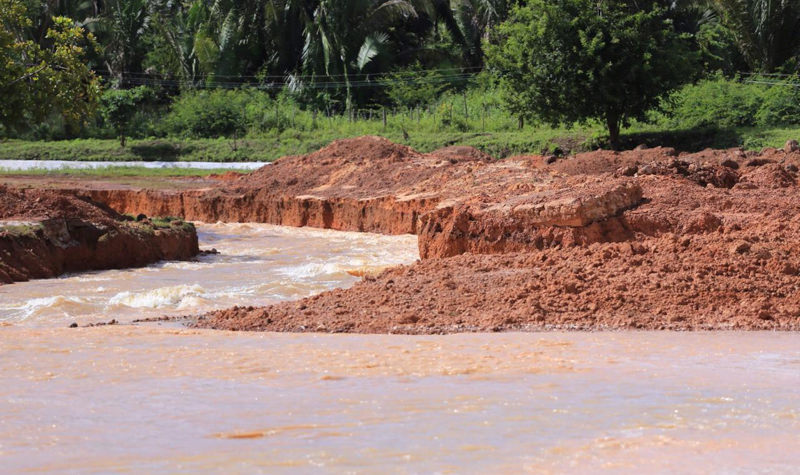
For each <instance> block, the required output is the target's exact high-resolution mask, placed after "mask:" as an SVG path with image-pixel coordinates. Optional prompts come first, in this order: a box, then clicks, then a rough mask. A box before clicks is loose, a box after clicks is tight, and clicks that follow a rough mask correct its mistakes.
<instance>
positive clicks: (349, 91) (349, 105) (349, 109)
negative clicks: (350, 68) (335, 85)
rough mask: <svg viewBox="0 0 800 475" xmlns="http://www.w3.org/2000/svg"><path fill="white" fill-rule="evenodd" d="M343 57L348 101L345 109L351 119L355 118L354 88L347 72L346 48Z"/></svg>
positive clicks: (342, 52)
mask: <svg viewBox="0 0 800 475" xmlns="http://www.w3.org/2000/svg"><path fill="white" fill-rule="evenodd" d="M341 55H342V56H341V57H342V72H343V73H344V85H345V88H346V89H347V102H346V103H345V109H346V110H347V115H348V116H349V117H350V120H351V121H352V120H353V115H352V107H353V89H352V86H351V85H350V75H349V74H348V73H347V58H346V57H345V54H344V49H342V51H341Z"/></svg>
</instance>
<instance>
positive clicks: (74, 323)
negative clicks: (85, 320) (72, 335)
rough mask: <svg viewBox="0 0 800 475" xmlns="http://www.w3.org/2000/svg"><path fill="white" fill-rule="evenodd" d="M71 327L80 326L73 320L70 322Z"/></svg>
mask: <svg viewBox="0 0 800 475" xmlns="http://www.w3.org/2000/svg"><path fill="white" fill-rule="evenodd" d="M69 327H70V328H78V324H77V323H76V322H72V323H70V324H69Z"/></svg>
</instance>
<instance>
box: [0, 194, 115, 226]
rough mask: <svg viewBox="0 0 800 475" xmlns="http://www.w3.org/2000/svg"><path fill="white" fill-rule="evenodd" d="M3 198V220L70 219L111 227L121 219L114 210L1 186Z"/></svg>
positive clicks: (67, 197)
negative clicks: (110, 224) (110, 225)
mask: <svg viewBox="0 0 800 475" xmlns="http://www.w3.org/2000/svg"><path fill="white" fill-rule="evenodd" d="M0 197H1V198H2V199H0V220H19V221H23V220H24V221H37V220H39V221H41V220H46V219H53V218H66V217H69V218H80V219H85V220H88V221H93V222H96V223H98V224H100V223H102V224H109V223H112V222H114V221H118V220H119V219H121V218H120V216H119V214H117V213H116V212H114V211H113V210H111V209H108V208H104V207H100V206H98V205H97V203H92V202H91V201H89V200H85V199H80V198H78V197H76V196H72V195H69V194H61V193H56V192H52V191H40V190H15V189H11V188H8V187H6V186H3V185H0Z"/></svg>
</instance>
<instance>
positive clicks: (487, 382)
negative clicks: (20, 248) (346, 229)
mask: <svg viewBox="0 0 800 475" xmlns="http://www.w3.org/2000/svg"><path fill="white" fill-rule="evenodd" d="M199 231H200V238H201V247H202V248H206V249H207V248H211V247H214V248H216V249H217V250H219V251H220V254H219V255H208V256H202V257H200V258H199V259H197V260H196V261H193V262H169V263H162V264H158V265H154V266H150V267H147V268H144V269H132V270H126V271H104V272H93V273H86V274H79V275H69V276H64V277H62V278H58V279H50V280H39V281H32V282H27V283H17V284H12V285H7V286H0V472H1V473H20V472H36V473H42V472H44V473H121V472H130V473H203V472H214V473H247V474H249V473H282V472H298V471H300V472H302V473H307V472H314V473H317V472H336V473H342V472H348V473H386V472H389V473H398V472H399V473H430V472H442V473H446V472H455V473H519V472H525V471H527V472H534V473H551V472H558V473H562V472H573V473H586V472H593V473H596V472H608V473H619V472H628V473H651V472H662V473H682V472H683V473H686V472H693V473H696V472H704V473H707V472H718V473H751V472H758V473H789V472H796V470H797V467H798V466H800V451H798V450H797V447H798V442H797V441H798V440H800V390H799V389H798V388H800V335H798V334H795V333H767V332H750V333H733V332H718V333H668V332H613V333H610V332H598V333H528V334H520V333H508V334H463V335H449V336H439V335H434V336H400V335H317V334H274V333H231V332H219V331H207V330H191V329H186V328H182V327H179V326H175V325H174V324H173V325H157V324H148V325H116V326H107V327H96V328H77V329H74V328H67V326H68V325H69V324H71V323H73V322H77V323H79V324H84V323H89V322H96V321H108V320H111V319H115V320H117V321H118V322H121V323H126V322H130V321H132V320H134V319H137V318H142V317H148V316H151V317H152V316H160V315H165V314H166V315H183V314H193V313H198V312H202V311H205V310H209V309H213V308H221V307H228V306H231V305H237V304H238V305H243V304H244V305H257V304H268V303H270V302H275V301H279V300H285V299H295V298H300V297H303V296H307V295H311V294H313V293H317V292H320V291H324V290H326V289H330V288H333V287H342V286H348V285H351V284H352V283H353V282H355V281H357V280H358V277H354V276H353V275H352V274H355V275H359V274H361V273H363V272H374V271H377V270H379V269H380V268H383V267H385V266H389V265H396V264H403V263H411V262H413V261H414V260H415V259H416V258H417V251H416V239H415V238H414V237H413V236H400V237H386V236H376V235H369V234H354V233H338V232H331V231H321V230H312V229H295V228H281V227H275V226H268V225H251V224H225V225H222V224H216V225H200V227H199Z"/></svg>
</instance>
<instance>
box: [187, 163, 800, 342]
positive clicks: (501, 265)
mask: <svg viewBox="0 0 800 475" xmlns="http://www.w3.org/2000/svg"><path fill="white" fill-rule="evenodd" d="M635 152H636V153H633V152H631V153H621V154H618V153H614V152H594V153H593V154H585V155H583V156H580V157H577V158H567V159H565V160H564V162H563V164H561V165H559V161H556V162H553V163H551V164H549V165H548V164H546V161H545V160H537V159H535V157H534V158H531V157H523V158H518V159H510V160H508V161H501V162H494V163H487V164H485V165H480V164H479V162H478V163H472V164H470V166H469V171H468V172H465V173H464V174H463V175H458V174H456V173H454V174H453V175H452V176H453V177H454V178H453V179H452V180H451V181H450V182H444V183H443V184H442V185H441V187H440V189H441V190H442V191H441V196H442V199H441V201H440V202H439V203H438V204H437V206H436V208H435V209H434V210H432V211H431V212H430V213H428V214H423V215H422V216H421V218H420V221H421V223H422V225H421V226H420V249H421V252H422V255H423V257H427V259H424V260H423V261H420V262H418V263H417V264H414V265H411V266H405V267H400V268H396V269H392V270H389V271H387V272H385V273H383V274H381V275H379V276H377V277H369V276H367V277H365V278H364V279H363V280H362V281H361V282H360V283H358V284H356V285H355V286H354V287H352V288H351V289H347V290H335V291H332V292H326V293H324V294H321V295H318V296H315V297H311V298H307V299H303V300H301V301H298V302H287V303H282V304H278V305H274V306H270V307H264V308H252V307H248V308H242V307H239V308H233V309H228V310H224V311H219V312H213V313H211V314H208V315H206V316H205V317H203V318H201V319H200V320H199V322H198V325H199V326H202V327H210V328H220V329H231V330H274V331H326V332H340V331H352V332H381V333H383V332H397V333H440V332H456V331H489V330H492V331H500V330H503V331H505V330H538V329H608V328H637V329H674V330H699V329H780V330H800V276H799V275H798V274H799V271H800V258H798V254H797V252H796V250H797V249H798V248H800V194H798V189H797V184H796V183H797V181H796V180H797V176H796V175H797V174H796V169H793V168H792V166H791V164H792V163H793V161H794V160H796V158H797V157H796V156H795V155H797V152H790V153H787V152H784V151H780V150H767V151H766V152H765V153H762V154H753V153H744V152H741V151H739V150H724V151H703V152H700V153H699V154H691V155H690V154H683V155H680V156H678V157H676V156H675V154H674V153H673V152H671V151H669V150H666V151H665V150H663V149H652V150H640V151H635ZM592 156H596V157H598V158H599V162H600V163H599V165H597V166H596V167H594V168H592V166H591V160H590V158H591V157H592ZM570 160H578V162H577V163H575V164H572V165H569V166H567V165H568V162H569V161H570ZM465 169H466V167H465ZM579 170H580V173H579V172H578V171H579ZM457 189H460V190H462V194H461V195H460V196H457V195H455V194H451V192H453V191H454V190H457ZM459 253H460V254H459ZM457 254H458V255H457ZM447 256H452V257H447Z"/></svg>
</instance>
